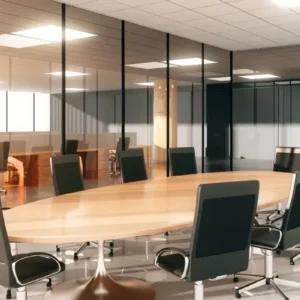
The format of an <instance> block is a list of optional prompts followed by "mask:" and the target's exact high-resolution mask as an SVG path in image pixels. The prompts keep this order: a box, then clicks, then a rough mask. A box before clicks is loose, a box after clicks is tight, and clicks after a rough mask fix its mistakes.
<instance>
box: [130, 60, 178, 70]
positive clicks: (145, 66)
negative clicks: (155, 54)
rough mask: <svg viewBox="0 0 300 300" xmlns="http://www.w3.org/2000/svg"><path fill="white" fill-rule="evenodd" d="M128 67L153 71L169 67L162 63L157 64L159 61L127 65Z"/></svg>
mask: <svg viewBox="0 0 300 300" xmlns="http://www.w3.org/2000/svg"><path fill="white" fill-rule="evenodd" d="M126 66H127V67H132V68H139V69H146V70H151V69H164V68H166V67H167V64H165V63H162V62H157V61H150V62H145V63H139V64H130V65H126ZM170 67H173V66H170Z"/></svg>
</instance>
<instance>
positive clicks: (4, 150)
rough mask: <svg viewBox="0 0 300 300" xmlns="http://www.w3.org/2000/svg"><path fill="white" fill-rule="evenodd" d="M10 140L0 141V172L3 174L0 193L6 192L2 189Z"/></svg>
mask: <svg viewBox="0 0 300 300" xmlns="http://www.w3.org/2000/svg"><path fill="white" fill-rule="evenodd" d="M9 148H10V142H0V173H2V175H3V188H0V193H4V194H6V192H7V191H6V190H5V189H4V183H5V182H4V173H5V172H6V171H7V161H8V156H9Z"/></svg>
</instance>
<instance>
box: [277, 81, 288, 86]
mask: <svg viewBox="0 0 300 300" xmlns="http://www.w3.org/2000/svg"><path fill="white" fill-rule="evenodd" d="M275 84H277V85H288V84H290V82H289V81H277V82H275Z"/></svg>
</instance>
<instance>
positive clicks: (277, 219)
mask: <svg viewBox="0 0 300 300" xmlns="http://www.w3.org/2000/svg"><path fill="white" fill-rule="evenodd" d="M282 219H283V216H281V217H279V218H276V219H275V220H273V221H272V222H271V223H270V224H271V225H272V224H274V223H275V222H277V221H279V220H282Z"/></svg>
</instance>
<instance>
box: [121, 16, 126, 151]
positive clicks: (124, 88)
mask: <svg viewBox="0 0 300 300" xmlns="http://www.w3.org/2000/svg"><path fill="white" fill-rule="evenodd" d="M121 35H122V36H121V54H122V57H121V64H122V66H121V73H122V75H121V77H122V78H121V80H122V117H121V118H122V126H121V127H122V129H121V136H122V150H125V117H126V114H125V113H126V110H125V108H126V107H125V102H126V87H125V21H124V20H122V32H121Z"/></svg>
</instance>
